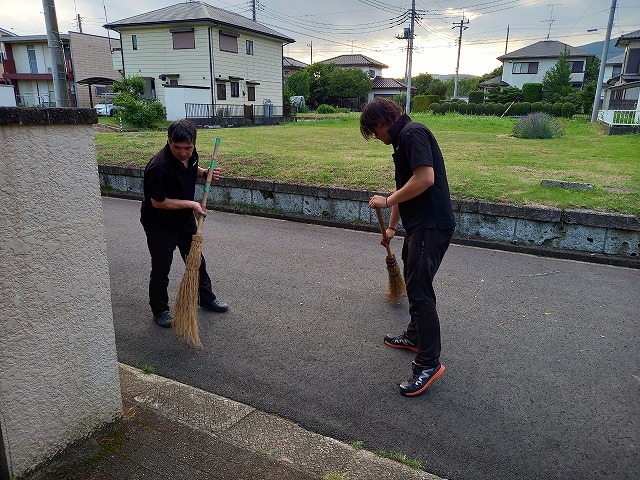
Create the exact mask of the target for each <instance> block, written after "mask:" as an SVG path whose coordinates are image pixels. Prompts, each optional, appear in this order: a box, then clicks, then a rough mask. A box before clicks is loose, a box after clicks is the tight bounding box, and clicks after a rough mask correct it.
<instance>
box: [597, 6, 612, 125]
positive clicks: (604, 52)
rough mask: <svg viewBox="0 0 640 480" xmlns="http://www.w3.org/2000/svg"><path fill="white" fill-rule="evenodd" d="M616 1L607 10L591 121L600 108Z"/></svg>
mask: <svg viewBox="0 0 640 480" xmlns="http://www.w3.org/2000/svg"><path fill="white" fill-rule="evenodd" d="M616 1H617V0H611V10H610V11H609V23H608V24H607V34H606V35H605V38H604V45H602V57H601V58H600V70H599V71H598V83H597V85H596V95H595V97H594V99H593V111H592V112H591V121H592V122H595V121H596V120H598V111H599V110H600V95H601V94H602V81H603V80H604V69H605V67H606V65H607V55H608V54H609V40H610V39H611V27H612V26H613V17H614V15H615V13H616Z"/></svg>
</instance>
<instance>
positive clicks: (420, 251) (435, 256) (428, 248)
mask: <svg viewBox="0 0 640 480" xmlns="http://www.w3.org/2000/svg"><path fill="white" fill-rule="evenodd" d="M453 231H454V229H453V228H450V229H446V230H436V229H425V230H419V231H417V232H413V233H411V234H410V235H407V236H406V237H405V239H404V244H403V246H402V261H403V263H404V278H405V282H406V285H407V297H408V299H409V315H410V316H411V320H410V321H409V325H408V326H407V335H408V337H409V339H410V340H411V341H412V342H414V343H415V344H417V345H418V354H417V355H416V358H415V362H416V363H417V364H418V365H422V366H425V367H427V366H428V367H435V366H438V365H440V319H439V318H438V312H437V311H436V294H435V291H434V290H433V277H435V275H436V272H437V271H438V267H440V263H441V262H442V258H443V257H444V254H445V252H446V251H447V248H449V244H450V243H451V237H453Z"/></svg>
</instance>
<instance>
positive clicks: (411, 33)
mask: <svg viewBox="0 0 640 480" xmlns="http://www.w3.org/2000/svg"><path fill="white" fill-rule="evenodd" d="M415 19H416V0H412V1H411V30H410V31H409V50H408V51H407V59H408V60H407V104H406V105H405V109H404V111H405V113H407V114H409V113H411V64H412V63H413V37H414V33H415Z"/></svg>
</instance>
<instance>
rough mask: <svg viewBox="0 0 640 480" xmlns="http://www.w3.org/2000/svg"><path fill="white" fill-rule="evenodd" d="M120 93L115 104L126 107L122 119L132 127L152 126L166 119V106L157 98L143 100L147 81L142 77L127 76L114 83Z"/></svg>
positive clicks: (114, 89)
mask: <svg viewBox="0 0 640 480" xmlns="http://www.w3.org/2000/svg"><path fill="white" fill-rule="evenodd" d="M112 89H113V91H114V92H117V93H118V95H117V96H116V97H115V98H114V99H113V103H114V104H115V105H118V106H121V107H124V108H123V110H122V121H123V122H124V123H125V124H126V125H130V126H132V127H141V128H151V127H155V126H156V125H158V124H159V123H160V122H161V121H163V120H165V119H166V116H167V112H166V110H165V108H164V106H163V105H162V104H161V103H160V102H159V101H158V100H157V99H155V98H149V99H145V100H141V99H140V97H141V96H142V95H144V92H145V89H146V88H145V81H144V79H143V78H141V77H127V78H123V79H122V80H121V81H119V82H115V83H114V84H113V85H112Z"/></svg>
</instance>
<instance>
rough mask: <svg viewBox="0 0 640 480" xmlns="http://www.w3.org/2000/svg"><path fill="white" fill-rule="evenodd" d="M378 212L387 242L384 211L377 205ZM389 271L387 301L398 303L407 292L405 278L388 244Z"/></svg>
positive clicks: (381, 229)
mask: <svg viewBox="0 0 640 480" xmlns="http://www.w3.org/2000/svg"><path fill="white" fill-rule="evenodd" d="M376 214H377V215H378V223H379V224H380V233H382V238H384V240H385V242H386V241H387V240H388V237H387V229H386V228H385V226H384V220H383V219H382V212H381V211H380V209H379V208H378V207H376ZM386 248H387V259H386V260H387V272H389V285H388V286H387V301H388V302H389V303H398V301H399V300H400V298H401V297H402V296H403V295H404V294H405V293H406V288H405V285H404V278H403V277H402V274H401V273H400V267H399V266H398V262H397V261H396V256H395V255H394V254H393V253H392V252H391V248H389V245H387V247H386Z"/></svg>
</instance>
